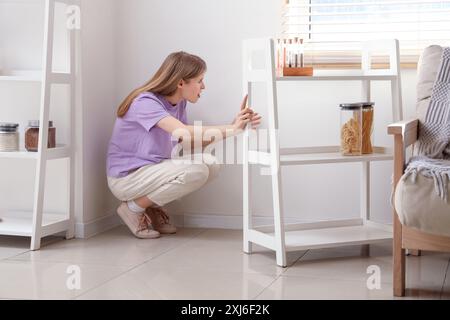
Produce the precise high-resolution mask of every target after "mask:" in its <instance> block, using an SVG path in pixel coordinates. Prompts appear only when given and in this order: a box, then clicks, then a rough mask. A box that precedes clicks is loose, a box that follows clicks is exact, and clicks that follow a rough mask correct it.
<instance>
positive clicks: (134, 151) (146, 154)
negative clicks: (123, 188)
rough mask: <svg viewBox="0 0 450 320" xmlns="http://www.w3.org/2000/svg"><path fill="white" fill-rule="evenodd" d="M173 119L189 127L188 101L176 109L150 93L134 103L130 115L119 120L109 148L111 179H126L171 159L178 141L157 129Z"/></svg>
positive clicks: (184, 101) (108, 161)
mask: <svg viewBox="0 0 450 320" xmlns="http://www.w3.org/2000/svg"><path fill="white" fill-rule="evenodd" d="M169 116H172V117H174V118H177V119H178V120H180V121H181V122H183V123H184V124H187V119H186V100H182V101H180V102H179V103H178V104H177V105H176V106H173V105H172V104H170V103H169V102H168V101H167V100H166V99H165V98H164V97H163V96H161V95H159V94H155V93H150V92H145V93H142V94H140V95H139V96H138V97H137V98H136V99H134V101H133V103H132V104H131V106H130V109H129V110H128V112H127V114H126V115H125V116H124V117H123V118H117V119H116V123H115V125H114V130H113V134H112V138H111V141H110V143H109V148H108V158H107V166H106V167H107V175H108V177H112V178H121V177H125V176H127V175H128V174H129V172H130V171H133V170H136V169H139V168H141V167H143V166H146V165H149V164H156V163H160V162H161V161H163V160H165V159H170V157H171V153H172V149H173V147H174V146H176V144H177V141H174V140H173V138H172V135H171V134H170V133H168V132H166V131H164V130H163V129H161V128H159V127H158V126H156V124H157V123H158V122H159V121H160V120H161V119H163V118H166V117H169Z"/></svg>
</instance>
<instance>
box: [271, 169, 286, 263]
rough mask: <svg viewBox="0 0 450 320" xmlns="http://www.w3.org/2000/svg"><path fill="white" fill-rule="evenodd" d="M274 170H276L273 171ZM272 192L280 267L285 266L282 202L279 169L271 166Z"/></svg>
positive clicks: (276, 245)
mask: <svg viewBox="0 0 450 320" xmlns="http://www.w3.org/2000/svg"><path fill="white" fill-rule="evenodd" d="M274 170H276V172H274ZM272 194H273V209H274V222H275V248H276V254H277V264H278V265H279V266H280V267H283V268H285V267H287V259H286V244H285V233H284V218H283V204H282V192H281V169H280V168H275V169H274V168H272Z"/></svg>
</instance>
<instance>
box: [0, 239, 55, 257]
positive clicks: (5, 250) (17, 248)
mask: <svg viewBox="0 0 450 320" xmlns="http://www.w3.org/2000/svg"><path fill="white" fill-rule="evenodd" d="M61 239H62V238H57V237H46V238H44V239H42V247H46V246H48V245H49V244H51V243H55V242H57V241H60V240H61ZM30 242H31V239H30V238H29V237H10V236H0V260H3V259H9V258H13V257H15V256H18V255H20V254H23V253H25V252H28V251H30Z"/></svg>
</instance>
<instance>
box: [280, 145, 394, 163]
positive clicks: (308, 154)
mask: <svg viewBox="0 0 450 320" xmlns="http://www.w3.org/2000/svg"><path fill="white" fill-rule="evenodd" d="M392 159H393V156H392V153H390V152H389V151H388V150H387V149H386V148H383V147H374V153H373V154H367V155H361V156H344V155H342V154H341V153H340V151H339V147H338V146H332V147H317V148H316V147H312V148H292V149H284V150H283V149H282V150H281V155H280V161H281V164H282V165H299V164H301V165H306V164H321V163H349V162H370V161H386V160H392Z"/></svg>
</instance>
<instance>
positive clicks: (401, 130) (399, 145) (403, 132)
mask: <svg viewBox="0 0 450 320" xmlns="http://www.w3.org/2000/svg"><path fill="white" fill-rule="evenodd" d="M418 132H419V119H412V120H406V121H401V122H397V123H393V124H391V125H389V126H388V134H391V135H394V186H397V183H398V181H399V180H400V178H401V176H402V175H403V172H404V169H405V150H406V148H407V147H408V146H410V145H412V144H413V143H414V142H416V141H417V136H418V135H417V134H418Z"/></svg>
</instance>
